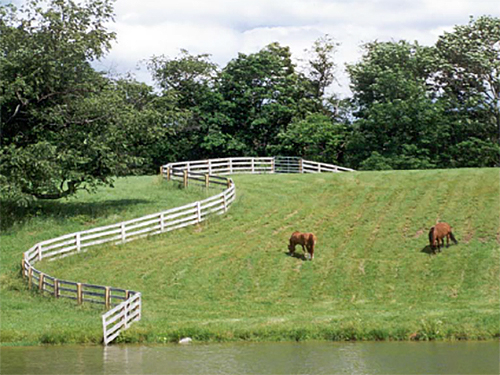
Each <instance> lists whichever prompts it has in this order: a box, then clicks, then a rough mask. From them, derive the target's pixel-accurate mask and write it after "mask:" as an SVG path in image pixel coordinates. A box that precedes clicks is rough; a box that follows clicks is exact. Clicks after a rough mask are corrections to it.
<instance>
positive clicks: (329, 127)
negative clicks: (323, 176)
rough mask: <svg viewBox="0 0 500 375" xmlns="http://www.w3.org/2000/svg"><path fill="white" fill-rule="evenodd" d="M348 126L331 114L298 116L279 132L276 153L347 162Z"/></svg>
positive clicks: (325, 160) (338, 162) (321, 160)
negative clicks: (345, 152) (303, 117)
mask: <svg viewBox="0 0 500 375" xmlns="http://www.w3.org/2000/svg"><path fill="white" fill-rule="evenodd" d="M347 135H348V127H347V125H346V124H342V123H336V122H332V119H331V118H330V117H329V116H326V115H323V114H320V113H313V114H310V115H308V116H307V117H306V118H305V119H295V120H293V121H292V122H291V123H290V124H289V125H288V127H287V129H286V130H285V131H282V132H281V133H279V134H278V145H277V146H275V147H274V148H273V151H274V153H276V154H281V155H293V156H301V157H303V158H306V159H309V160H315V161H319V162H327V163H336V164H343V155H344V151H345V144H346V138H347Z"/></svg>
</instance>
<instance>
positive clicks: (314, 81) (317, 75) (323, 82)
mask: <svg viewBox="0 0 500 375" xmlns="http://www.w3.org/2000/svg"><path fill="white" fill-rule="evenodd" d="M339 45H340V44H339V43H335V42H334V41H333V39H332V38H331V37H330V36H329V35H328V34H326V35H324V36H323V37H321V38H319V39H317V40H316V41H315V42H314V43H313V46H312V48H311V49H309V50H306V52H307V53H308V55H309V60H308V62H309V80H310V82H311V85H312V87H313V90H312V91H313V94H314V97H315V98H316V99H317V100H319V101H321V99H322V98H323V96H324V95H325V90H326V89H327V87H328V86H330V85H331V84H332V83H333V81H334V80H335V69H336V67H337V65H336V64H335V61H334V55H335V53H336V52H337V47H338V46H339Z"/></svg>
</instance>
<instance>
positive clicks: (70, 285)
mask: <svg viewBox="0 0 500 375" xmlns="http://www.w3.org/2000/svg"><path fill="white" fill-rule="evenodd" d="M342 171H353V170H352V169H349V168H343V167H339V166H336V165H332V164H325V163H317V162H311V161H306V160H303V159H301V158H296V157H262V158H259V157H255V158H244V157H238V158H225V159H224V158H223V159H207V160H198V161H188V162H178V163H169V164H166V165H163V166H162V167H161V168H160V173H161V174H162V176H163V177H164V178H166V179H167V181H170V180H173V181H178V182H180V183H182V184H183V185H184V186H185V187H187V186H188V185H190V184H198V185H204V186H205V187H206V188H209V187H210V186H219V187H221V186H223V187H224V190H223V191H222V192H221V193H219V194H216V195H214V196H211V197H209V198H206V199H204V200H201V201H197V202H194V203H190V204H187V205H184V206H181V207H175V208H172V209H169V210H166V211H162V212H158V213H155V214H151V215H147V216H143V217H140V218H136V219H132V220H127V221H123V222H120V223H117V224H111V225H107V226H102V227H98V228H93V229H89V230H84V231H80V232H75V233H70V234H66V235H63V236H60V237H56V238H52V239H49V240H45V241H41V242H38V243H37V244H35V245H34V246H33V247H31V248H30V249H29V250H27V251H25V252H24V253H23V259H22V262H21V273H22V276H23V278H27V280H28V287H29V289H32V288H33V287H36V288H37V289H38V290H39V291H40V293H48V294H50V295H53V296H54V297H55V298H69V299H73V300H76V301H77V303H78V304H82V303H84V302H89V303H97V304H102V305H104V306H105V308H106V309H107V310H108V309H109V311H107V312H106V313H105V314H103V315H102V325H103V342H104V344H105V345H108V344H109V343H110V342H111V341H113V340H114V339H115V338H116V337H118V336H119V334H120V333H121V332H122V331H123V330H124V329H127V328H128V327H129V326H130V325H131V324H132V323H133V322H134V321H139V320H140V319H141V309H142V299H141V293H140V292H137V291H133V290H126V289H121V288H115V287H110V286H103V285H94V284H87V283H79V282H75V281H68V280H61V279H57V278H55V277H53V276H50V275H47V274H45V273H43V272H42V271H40V270H38V269H36V268H35V267H34V266H33V265H34V264H35V263H36V262H38V261H41V260H42V259H50V260H51V261H52V260H56V259H60V258H64V257H67V256H70V255H75V254H79V253H82V252H85V251H87V248H89V247H91V246H97V245H102V244H104V243H110V242H111V243H113V244H116V245H119V244H124V243H127V242H130V241H133V240H136V239H140V238H144V237H146V236H151V235H156V234H161V233H165V232H169V231H172V230H175V229H180V228H184V227H187V226H189V225H196V224H199V223H201V222H202V221H204V220H206V218H207V217H208V216H210V215H213V214H218V215H220V214H224V213H225V212H227V210H228V209H229V207H230V206H231V204H232V203H233V202H234V200H235V198H236V186H235V184H234V183H233V180H232V179H230V178H226V177H219V176H218V175H224V174H239V173H256V174H257V173H320V172H342Z"/></svg>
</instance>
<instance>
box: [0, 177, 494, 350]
mask: <svg viewBox="0 0 500 375" xmlns="http://www.w3.org/2000/svg"><path fill="white" fill-rule="evenodd" d="M498 177H499V176H498V170H495V169H463V170H434V171H399V172H363V173H349V174H347V173H346V174H321V175H286V176H285V175H263V176H236V177H235V182H236V184H237V196H238V198H237V201H236V203H235V204H234V205H233V207H232V208H231V210H230V211H229V213H228V214H227V215H226V216H224V217H219V218H216V219H212V220H211V221H209V222H208V223H206V224H204V225H202V226H199V227H192V228H189V229H184V230H181V231H178V232H174V233H170V234H167V235H162V236H156V237H152V238H150V239H147V240H144V241H137V242H132V243H130V244H127V245H125V246H116V247H115V246H108V247H103V248H100V249H96V250H93V251H89V252H88V253H85V254H82V255H78V256H74V257H70V258H66V259H64V260H61V261H57V262H45V263H43V264H40V265H39V267H38V268H39V269H42V270H44V271H45V272H47V273H49V274H51V275H57V276H58V277H60V278H66V279H72V280H79V281H85V282H92V283H99V284H106V285H113V286H119V287H125V288H130V289H134V290H139V291H141V292H142V293H143V320H142V321H141V322H140V323H139V324H136V325H134V326H133V327H132V328H131V329H130V330H129V331H127V332H126V333H125V334H124V335H123V336H122V337H121V338H120V340H122V341H129V342H168V341H174V340H177V339H178V338H179V337H182V336H191V337H193V338H195V339H197V340H204V341H218V340H305V339H325V340H353V339H356V340H383V339H399V340H407V339H410V338H414V339H419V340H427V339H487V338H493V337H499V336H500V329H499V321H500V311H499V302H500V285H499V282H498V280H499V279H498V277H499V274H500V259H499V242H500V223H499V216H498V212H499V209H500V194H499V193H500V188H499V178H498ZM127 181H128V180H127ZM137 181H140V179H138V180H137ZM143 181H148V180H147V179H144V180H143ZM146 185H148V184H146ZM149 185H151V183H149ZM150 187H151V186H148V188H150ZM120 188H121V187H120V186H118V187H117V193H118V194H121V196H125V195H124V194H123V193H120V190H119V189H120ZM164 192H165V193H166V196H167V197H168V196H170V195H171V194H172V193H176V194H180V195H181V196H182V198H186V195H189V194H198V195H200V194H201V193H200V192H197V190H196V189H190V190H189V191H188V192H184V195H182V194H183V193H181V192H179V191H178V190H176V189H173V188H165V190H164ZM144 196H147V194H145V195H144ZM192 198H193V199H192V200H194V199H198V198H195V197H194V196H192ZM108 199H111V200H113V199H116V198H111V197H109V198H108ZM178 203H179V204H181V203H184V202H181V200H179V201H178ZM131 206H133V204H132V205H131ZM128 207H129V205H125V206H124V207H123V209H128ZM149 212H154V210H152V211H149ZM104 216H106V214H104ZM112 216H113V215H112ZM115 216H116V214H115ZM42 217H43V216H42ZM436 220H440V221H447V222H449V223H450V224H451V225H452V226H453V228H454V233H455V236H456V237H457V239H458V241H459V245H454V246H450V247H449V248H447V249H444V250H443V252H442V253H440V254H437V255H435V256H431V255H429V254H428V247H427V244H428V239H427V232H428V228H429V227H430V226H432V225H433V224H434V223H435V222H436ZM49 221H50V220H49ZM73 221H74V220H73V218H72V219H71V220H70V222H73ZM111 221H113V220H111ZM115 221H117V218H116V217H115ZM40 223H43V220H42V221H40ZM60 229H61V231H62V233H67V232H69V231H71V230H75V229H80V228H75V229H69V228H67V224H66V223H64V222H61V223H60ZM294 230H300V231H311V232H314V233H315V234H316V235H317V237H318V244H317V248H316V254H315V259H314V261H312V262H309V261H303V260H302V259H300V258H296V257H289V256H287V255H286V251H287V241H288V238H289V236H290V234H291V233H292V232H293V231H294ZM30 231H35V227H34V226H33V223H27V224H24V225H20V226H19V227H18V228H17V229H16V230H14V229H13V230H11V233H10V237H11V238H9V240H10V241H11V243H12V244H14V243H16V239H18V238H19V244H20V245H21V246H12V248H14V247H16V252H12V250H9V254H10V255H8V256H2V267H3V271H2V276H1V277H2V278H3V280H2V281H3V282H2V289H1V291H0V292H1V293H2V316H1V317H2V332H1V333H2V342H11V343H12V342H99V340H100V339H101V335H102V333H101V326H100V319H99V313H100V312H101V311H102V310H100V309H99V308H97V307H93V306H90V307H89V306H87V307H85V306H84V307H75V306H74V305H73V303H72V302H69V301H55V300H53V299H50V298H42V297H40V296H38V295H37V294H36V292H32V293H28V292H27V291H26V290H25V287H24V285H23V284H22V283H21V282H20V281H19V278H18V276H17V275H15V274H14V271H13V270H15V268H16V267H15V266H13V264H15V265H17V263H18V261H19V259H18V258H19V257H20V253H21V251H22V249H24V248H28V247H29V246H30V245H31V244H32V243H34V242H36V241H37V240H39V239H42V238H38V237H40V235H41V234H40V233H38V232H37V233H38V237H37V236H34V237H33V238H30V241H31V242H29V243H24V242H23V241H25V239H24V237H25V236H26V233H27V232H30ZM62 233H61V234H62ZM57 234H59V233H57ZM54 235H55V234H54ZM43 238H46V237H45V236H43ZM2 247H4V246H3V245H2ZM17 249H19V250H17ZM4 261H7V263H8V265H4ZM14 261H15V262H14ZM13 262H14V263H13ZM11 263H12V264H11ZM5 266H7V270H5ZM35 316H36V317H37V319H34V317H35Z"/></svg>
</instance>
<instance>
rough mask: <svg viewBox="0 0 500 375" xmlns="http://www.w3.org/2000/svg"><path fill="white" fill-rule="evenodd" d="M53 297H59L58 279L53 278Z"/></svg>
mask: <svg viewBox="0 0 500 375" xmlns="http://www.w3.org/2000/svg"><path fill="white" fill-rule="evenodd" d="M54 297H56V298H59V280H57V279H54Z"/></svg>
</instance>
